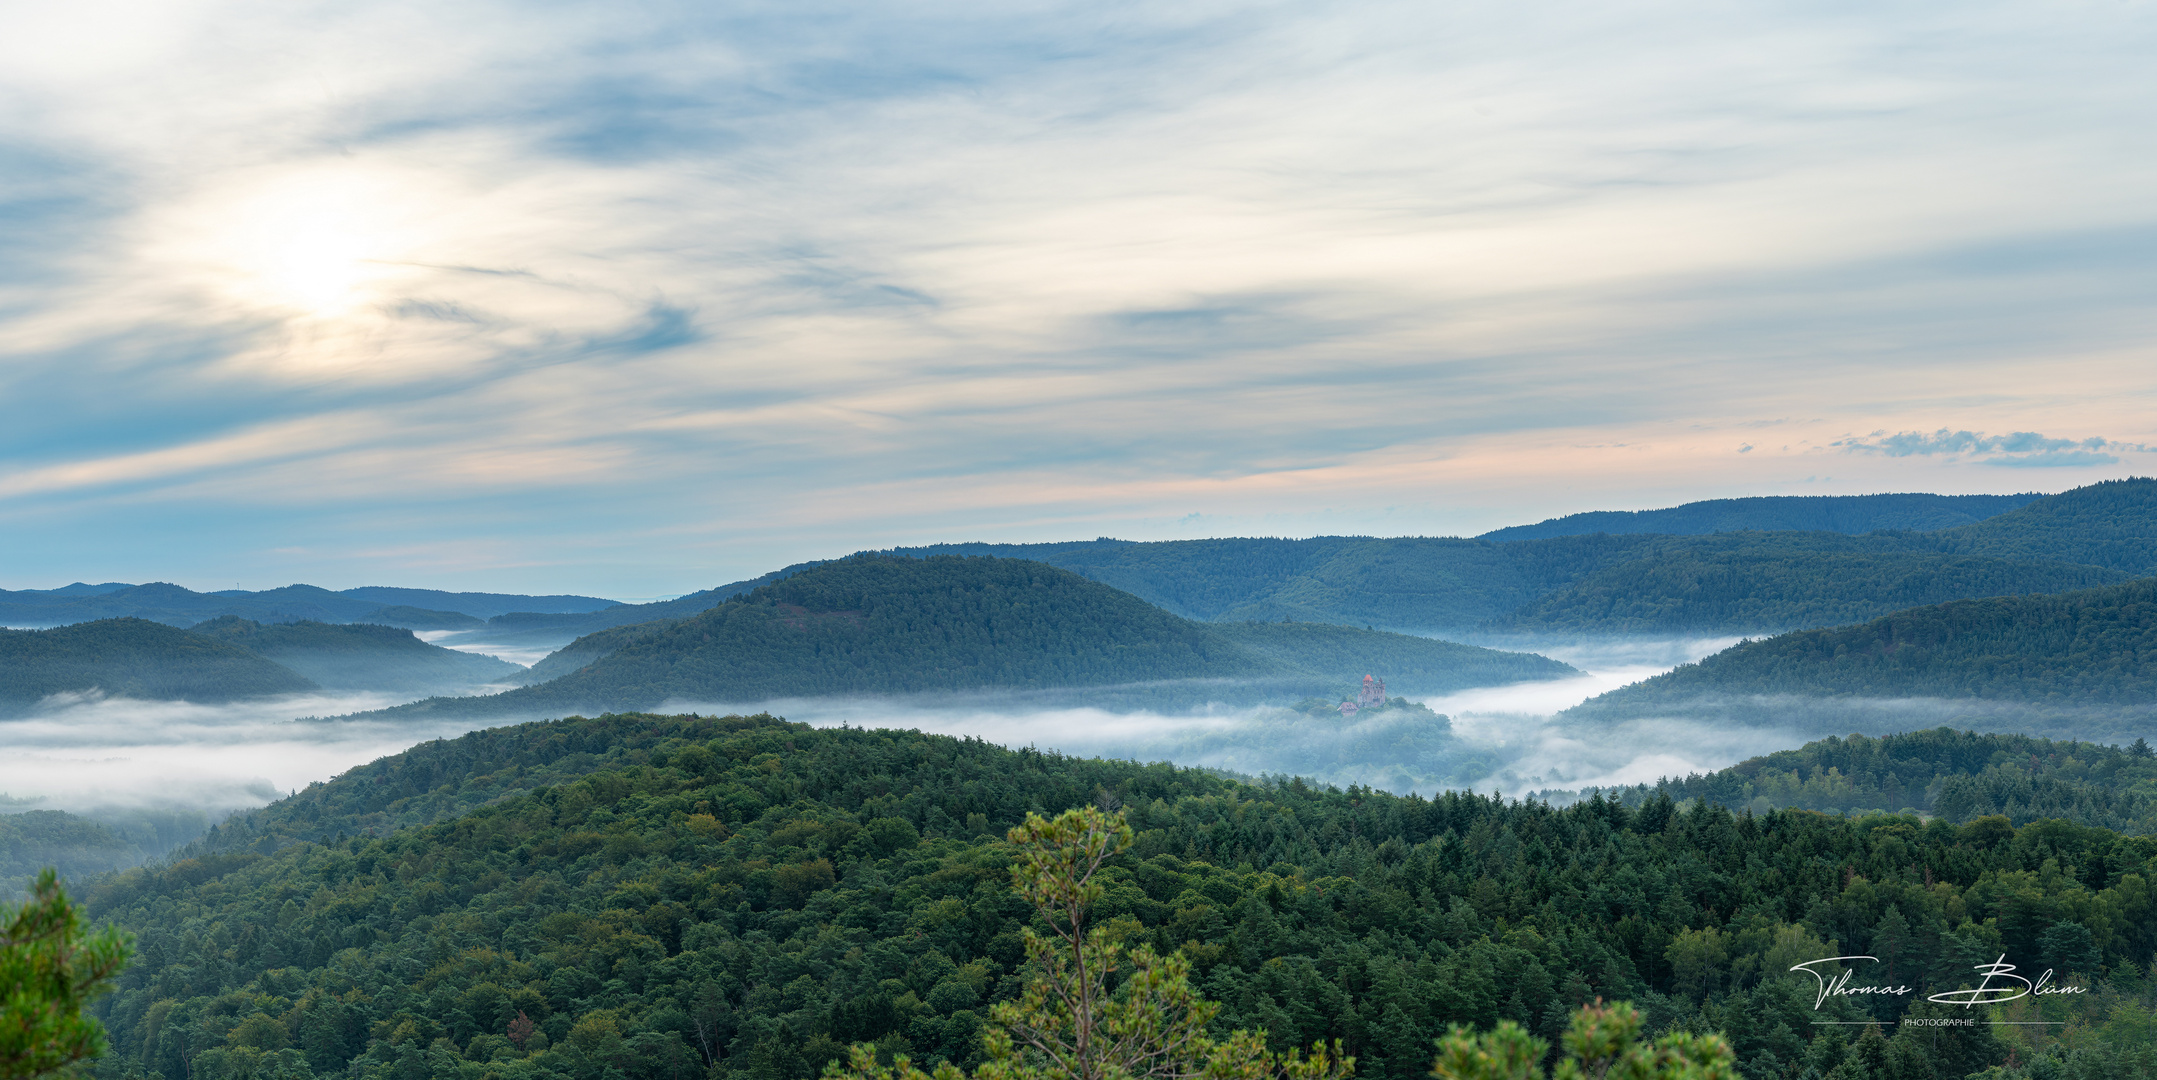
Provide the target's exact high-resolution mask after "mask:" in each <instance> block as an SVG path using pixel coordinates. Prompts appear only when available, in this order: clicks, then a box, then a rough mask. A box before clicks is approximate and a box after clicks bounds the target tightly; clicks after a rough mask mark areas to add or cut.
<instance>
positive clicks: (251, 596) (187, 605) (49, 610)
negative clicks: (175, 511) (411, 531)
mask: <svg viewBox="0 0 2157 1080" xmlns="http://www.w3.org/2000/svg"><path fill="white" fill-rule="evenodd" d="M400 606H401V607H406V608H419V609H423V610H424V611H426V612H428V613H430V614H434V615H440V614H442V613H452V612H453V613H457V614H462V615H467V616H471V617H473V618H475V619H487V618H490V617H493V616H496V615H500V614H503V613H504V612H511V611H568V612H583V611H598V610H600V609H603V608H610V607H619V606H621V605H619V604H616V603H615V602H614V601H612V600H602V599H600V598H598V597H593V596H521V595H510V594H505V593H469V592H464V593H451V592H441V591H438V590H435V589H398V588H388V587H382V586H365V587H361V588H357V589H346V590H344V591H342V592H333V591H331V590H329V589H322V588H317V587H315V586H313V585H287V586H285V587H283V588H279V589H265V590H262V591H260V592H249V591H246V590H241V589H228V590H224V591H221V592H209V593H200V592H196V591H194V590H192V589H186V588H182V587H180V586H178V585H172V584H168V583H165V582H151V583H149V584H147V585H128V584H123V583H119V582H108V583H106V584H103V585H84V584H82V583H80V582H78V583H76V584H74V585H69V586H67V587H65V588H60V589H22V590H16V591H8V590H0V623H7V624H10V625H15V626H65V625H70V624H73V623H79V622H90V621H94V620H98V619H113V618H139V619H149V620H151V621H153V622H161V623H166V624H168V625H172V626H192V625H194V624H195V623H198V622H202V621H204V620H206V619H214V618H218V617H220V616H224V615H237V616H239V617H241V618H244V619H252V620H255V621H257V622H266V623H277V622H296V621H299V620H302V619H311V620H314V621H317V622H331V623H344V622H363V621H366V620H368V619H370V618H374V617H376V616H378V615H379V614H380V613H381V612H382V610H383V609H384V608H394V607H400Z"/></svg>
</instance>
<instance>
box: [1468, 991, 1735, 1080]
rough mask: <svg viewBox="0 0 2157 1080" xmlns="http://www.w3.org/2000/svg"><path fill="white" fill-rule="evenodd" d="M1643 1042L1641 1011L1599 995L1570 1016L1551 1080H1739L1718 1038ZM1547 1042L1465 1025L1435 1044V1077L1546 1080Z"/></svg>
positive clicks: (1674, 1036) (1677, 1036) (1501, 1027)
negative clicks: (1561, 1057)
mask: <svg viewBox="0 0 2157 1080" xmlns="http://www.w3.org/2000/svg"><path fill="white" fill-rule="evenodd" d="M1639 1040H1640V1014H1639V1013H1637V1012H1635V1011H1633V1007H1632V1006H1631V1005H1628V1004H1626V1003H1625V1002H1622V1001H1619V1002H1614V1003H1612V1004H1610V1005H1608V1006H1605V1005H1604V1004H1603V1002H1602V1000H1601V999H1600V998H1598V999H1597V1000H1596V1002H1595V1004H1593V1005H1589V1006H1586V1007H1584V1008H1582V1009H1581V1010H1580V1011H1579V1012H1577V1013H1574V1014H1573V1026H1572V1027H1571V1029H1569V1030H1568V1031H1566V1033H1565V1034H1564V1035H1561V1036H1559V1041H1560V1042H1562V1043H1563V1044H1565V1049H1566V1052H1567V1055H1568V1056H1567V1057H1566V1059H1565V1060H1564V1061H1561V1062H1559V1063H1558V1071H1557V1072H1556V1073H1555V1074H1553V1078H1554V1080H1740V1077H1739V1076H1738V1065H1737V1060H1738V1059H1737V1055H1736V1054H1735V1053H1734V1052H1732V1051H1731V1049H1730V1044H1729V1043H1728V1042H1726V1041H1725V1040H1724V1039H1723V1037H1722V1036H1720V1035H1693V1034H1690V1033H1688V1032H1673V1033H1671V1034H1669V1035H1665V1036H1663V1037H1662V1038H1660V1039H1657V1040H1655V1041H1654V1042H1652V1043H1642V1042H1640V1041H1639ZM1549 1049H1550V1044H1549V1043H1547V1042H1544V1041H1543V1040H1541V1039H1538V1038H1536V1037H1535V1036H1533V1035H1530V1034H1528V1033H1527V1032H1526V1031H1524V1030H1522V1029H1521V1026H1520V1025H1519V1024H1516V1023H1514V1022H1512V1021H1510V1020H1502V1021H1499V1023H1498V1027H1497V1029H1496V1030H1494V1031H1490V1032H1488V1033H1485V1034H1481V1035H1478V1034H1476V1033H1475V1032H1473V1031H1470V1030H1468V1029H1466V1028H1463V1027H1455V1028H1454V1029H1453V1031H1452V1033H1451V1034H1449V1035H1447V1036H1446V1037H1445V1038H1443V1039H1440V1040H1438V1062H1437V1064H1435V1065H1434V1066H1432V1067H1431V1075H1432V1076H1435V1077H1437V1078H1438V1080H1544V1073H1543V1055H1544V1053H1545V1052H1546V1051H1548V1050H1549Z"/></svg>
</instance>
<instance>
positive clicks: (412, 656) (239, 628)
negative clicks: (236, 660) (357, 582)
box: [189, 615, 524, 696]
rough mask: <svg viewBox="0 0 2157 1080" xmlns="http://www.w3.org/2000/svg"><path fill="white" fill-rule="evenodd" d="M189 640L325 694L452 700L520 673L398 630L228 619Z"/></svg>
mask: <svg viewBox="0 0 2157 1080" xmlns="http://www.w3.org/2000/svg"><path fill="white" fill-rule="evenodd" d="M189 632H190V633H194V634H200V635H203V636H206V637H211V638H215V639H217V640H219V641H223V642H227V643H229V644H232V645H237V646H239V647H241V648H243V649H246V650H248V651H249V652H252V653H254V654H256V655H258V656H263V657H267V658H269V659H271V660H274V661H276V662H277V663H279V664H282V665H284V666H285V667H287V668H290V669H292V670H293V671H296V672H298V673H299V674H301V675H303V676H305V677H306V678H307V679H309V680H311V681H312V682H314V683H315V684H316V685H318V686H320V687H322V688H323V689H325V690H352V691H383V692H390V693H407V694H412V695H414V696H426V695H432V694H453V693H460V692H465V691H469V690H472V689H474V688H477V687H480V686H483V685H486V684H490V683H496V684H498V683H504V682H507V681H509V680H511V679H513V678H515V677H517V676H519V675H522V674H523V673H524V668H523V667H522V666H520V665H517V664H512V663H509V662H508V661H506V660H497V659H495V658H494V657H492V656H482V655H479V654H477V653H468V652H458V651H456V650H454V649H444V648H441V647H439V646H435V645H430V644H428V643H426V642H424V641H421V640H419V639H418V638H417V637H414V636H413V634H412V632H411V631H410V630H407V629H403V628H400V627H391V626H380V625H374V624H369V623H343V624H336V625H332V624H328V623H319V622H294V623H269V624H263V623H257V622H252V621H249V620H247V619H242V618H239V617H238V616H234V615H226V616H223V617H221V618H217V619H212V620H210V621H208V622H204V623H201V624H198V625H196V626H194V627H192V628H190V630H189Z"/></svg>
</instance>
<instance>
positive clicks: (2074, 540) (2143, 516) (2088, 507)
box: [1935, 477, 2157, 576]
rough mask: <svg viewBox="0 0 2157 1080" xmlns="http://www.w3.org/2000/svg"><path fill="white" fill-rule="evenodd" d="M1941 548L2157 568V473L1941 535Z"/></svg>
mask: <svg viewBox="0 0 2157 1080" xmlns="http://www.w3.org/2000/svg"><path fill="white" fill-rule="evenodd" d="M1935 541H1936V544H1937V546H1938V548H1939V549H1940V550H1942V551H1952V552H1958V553H1963V554H1970V555H1989V556H1993V557H1995V558H2010V559H2058V560H2062V561H2065V562H2075V563H2087V564H2089V565H2092V566H2103V567H2109V568H2111V569H2114V570H2122V571H2125V572H2127V573H2130V574H2134V575H2137V576H2141V575H2145V574H2157V479H2152V478H2149V477H2133V478H2129V479H2126V480H2107V481H2104V482H2102V483H2097V484H2091V485H2090V486H2088V487H2082V488H2076V489H2074V490H2073V491H2065V492H2061V493H2060V494H2058V495H2051V496H2047V497H2046V498H2043V499H2039V500H2038V501H2036V502H2033V503H2031V504H2029V505H2028V506H2024V507H2022V508H2020V509H2017V510H2014V511H2012V512H2009V513H2005V514H2001V515H2000V516H1998V517H1995V518H1990V519H1987V520H1985V521H1981V522H1977V523H1975V524H1972V525H1964V526H1961V527H1960V528H1955V529H1949V530H1947V531H1945V532H1942V533H1938V534H1936V536H1935Z"/></svg>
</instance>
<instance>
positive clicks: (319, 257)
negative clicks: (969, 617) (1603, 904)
mask: <svg viewBox="0 0 2157 1080" xmlns="http://www.w3.org/2000/svg"><path fill="white" fill-rule="evenodd" d="M1983 12H1984V16H1983V17H1982V18H1976V19H1972V18H1968V17H1966V16H1967V14H1968V13H1967V10H1961V11H1956V12H1946V11H1939V10H1933V9H1927V8H1923V7H1903V8H1895V9H1892V10H1888V11H1881V10H1869V9H1868V10H1863V11H1860V10H1857V9H1836V8H1817V7H1814V8H1804V7H1789V8H1762V9H1744V10H1740V9H1731V10H1728V11H1721V12H1715V13H1707V14H1703V13H1701V12H1698V11H1693V10H1679V9H1676V8H1672V7H1670V6H1668V5H1665V4H1662V3H1659V2H1656V0H1623V2H1620V3H1617V4H1613V5H1606V6H1604V7H1600V8H1597V9H1596V10H1594V11H1591V12H1582V11H1577V10H1570V9H1567V10H1563V11H1561V10H1559V9H1557V8H1554V7H1552V8H1545V7H1542V6H1538V5H1536V4H1530V5H1526V6H1522V5H1517V4H1515V5H1499V4H1476V3H1471V4H1466V5H1450V6H1441V7H1431V6H1428V5H1414V4H1408V3H1405V2H1392V0H1359V2H1355V3H1349V4H1345V5H1327V6H1323V7H1312V6H1309V5H1304V6H1297V5H1287V4H1278V3H1202V4H1197V5H1172V6H1166V7H1163V6H1156V7H1152V8H1143V7H1142V8H1117V9H1113V10H1110V9H1103V8H1101V7H1100V6H1098V5H1085V4H1069V3H1054V2H1052V3H1043V4H1029V5H1021V6H1017V7H1010V8H999V9H997V10H995V11H992V12H987V13H984V11H983V10H982V9H981V8H980V6H979V5H957V4H948V3H932V2H916V3H906V4H898V5H880V6H872V7H862V6H858V5H855V6H847V5H835V4H822V3H815V2H811V3H807V4H798V5H784V6H766V7H755V6H750V7H741V6H735V7H728V8H713V7H711V6H709V5H691V4H682V3H672V2H659V3H654V4H647V5H639V6H638V7H636V8H635V9H634V10H633V11H628V12H623V11H616V10H608V11H601V10H600V9H596V8H578V7H575V6H562V5H552V6H550V5H538V4H528V3H513V2H497V0H482V2H479V3H474V4H466V5H453V6H443V5H424V4H417V3H411V2H407V0H358V2H355V3H347V4H338V5H327V4H319V3H307V2H302V3H296V4H290V5H273V6H260V5H241V4H238V3H234V2H232V0H175V2H171V3H162V4H147V3H130V2H111V3H87V4H82V5H68V6H66V7H64V8H57V7H56V8H53V9H51V10H49V11H41V12H39V13H37V14H36V15H35V16H34V17H28V16H26V19H25V22H24V24H23V25H22V26H21V27H19V28H18V29H19V30H20V31H21V32H19V33H16V34H11V35H9V36H8V39H7V40H6V41H4V42H0V106H4V107H0V146H5V147H8V148H9V149H8V150H6V151H5V153H4V154H0V225H4V226H5V227H4V228H0V528H6V529H7V530H8V532H9V535H10V540H11V545H13V546H12V547H11V552H12V553H14V555H15V557H14V558H13V559H11V562H10V571H9V572H10V573H14V574H19V575H25V576H24V577H23V578H21V579H19V580H17V581H15V582H12V584H29V585H34V584H39V583H43V584H54V583H58V582H60V581H64V580H68V579H70V578H74V577H83V578H89V579H94V580H105V579H109V578H114V577H130V578H143V579H147V578H164V577H177V578H181V579H183V580H193V581H200V582H212V581H214V582H217V583H219V584H221V585H222V584H226V583H229V582H231V581H232V580H233V579H234V578H236V577H249V576H252V575H257V574H263V575H269V576H270V578H271V579H274V580H275V581H276V582H278V583H282V582H283V581H288V580H294V579H306V580H319V581H322V582H323V583H325V584H359V583H362V582H375V581H389V580H399V581H408V582H410V583H413V584H441V585H455V586H457V587H492V588H516V589H534V590H541V591H558V590H561V589H573V590H582V591H591V592H602V593H610V594H611V593H625V594H656V593H661V592H670V591H671V592H681V591H686V590H688V589H691V588H696V587H701V586H705V585H709V584H713V583H716V582H718V581H723V580H730V579H734V578H739V577H744V576H748V575H751V574H754V573H758V572H761V571H763V570H765V569H769V568H770V567H771V566H773V565H780V564H784V563H788V562H793V561H796V560H798V559H800V558H804V557H810V556H821V555H832V554H839V553H843V552H845V551H850V550H854V549H857V548H862V547H872V546H885V545H888V544H893V543H909V542H924V541H940V540H950V539H954V538H958V537H960V536H962V535H963V536H967V537H974V538H986V539H1011V540H1028V539H1050V538H1059V537H1067V536H1074V535H1083V536H1092V535H1098V534H1101V533H1117V534H1122V535H1130V536H1138V537H1145V536H1149V535H1164V536H1165V535H1188V534H1189V533H1190V532H1191V531H1192V529H1193V528H1194V526H1193V525H1192V524H1191V523H1190V522H1185V523H1183V524H1180V525H1179V524H1177V523H1178V522H1179V521H1180V520H1181V519H1184V518H1185V517H1186V516H1187V515H1190V514H1192V513H1199V514H1200V515H1201V516H1200V517H1199V518H1198V519H1196V521H1197V522H1198V523H1199V525H1198V526H1197V527H1202V528H1204V529H1208V530H1215V531H1219V532H1251V531H1263V532H1303V533H1309V532H1422V533H1474V532H1480V531H1482V530H1483V529H1486V528H1489V527H1493V526H1496V525H1503V524H1511V523H1515V522H1517V521H1521V520H1539V519H1541V518H1544V517H1549V516H1552V515H1553V514H1556V513H1561V512H1566V511H1570V510H1576V509H1592V508H1610V507H1615V506H1641V505H1656V504H1658V503H1662V504H1667V503H1668V502H1674V501H1682V500H1683V499H1685V498H1689V497H1701V496H1704V495H1711V494H1712V495H1729V494H1751V493H1773V492H1778V491H1819V490H1821V488H1820V487H1819V486H1818V485H1815V486H1812V487H1807V486H1805V483H1806V481H1805V477H1806V476H1809V475H1817V474H1818V473H1819V472H1820V471H1821V470H1820V469H1819V468H1818V466H1817V463H1813V464H1810V465H1806V464H1803V463H1793V462H1792V460H1791V458H1792V457H1793V456H1795V455H1799V454H1801V453H1802V452H1803V451H1802V450H1792V451H1790V452H1788V453H1785V452H1782V451H1778V450H1775V449H1773V448H1771V447H1769V446H1767V445H1764V444H1762V445H1758V446H1755V448H1754V449H1753V450H1751V451H1749V452H1743V453H1740V454H1732V453H1730V452H1729V448H1730V447H1731V446H1732V445H1753V444H1752V443H1750V442H1746V441H1744V440H1743V438H1741V436H1743V435H1749V434H1750V429H1746V428H1745V425H1747V424H1749V423H1752V422H1754V421H1756V420H1758V419H1759V418H1760V417H1763V416H1777V417H1781V416H1798V417H1807V418H1813V419H1807V420H1801V421H1796V422H1793V424H1791V425H1789V426H1788V427H1787V428H1785V429H1779V430H1778V437H1777V445H1782V444H1784V443H1785V442H1787V443H1788V444H1790V445H1792V446H1803V445H1806V444H1807V443H1806V441H1807V440H1810V443H1809V445H1810V446H1812V447H1813V448H1815V449H1817V448H1818V447H1821V446H1825V445H1827V444H1828V443H1829V442H1831V441H1832V440H1833V439H1834V438H1835V433H1837V432H1844V431H1867V430H1873V429H1875V428H1877V429H1880V430H1882V431H1898V432H1899V431H1905V430H1915V429H1919V428H1920V427H1921V426H1922V425H1923V424H1924V423H1925V422H1926V418H1928V417H1934V416H1940V415H1952V416H1956V417H1958V418H1962V422H1963V423H1965V424H1968V425H1970V426H1972V427H1973V428H1980V427H1981V428H1986V429H1989V430H1996V431H2006V430H2031V429H2034V430H2039V431H2043V430H2061V429H2063V428H2066V427H2069V426H2082V427H2084V429H2087V430H2104V431H2109V432H2113V433H2115V434H2117V435H2118V436H2119V437H2120V438H2121V439H2143V440H2151V439H2157V431H2151V430H2147V428H2148V423H2149V422H2148V420H2147V417H2148V416H2149V415H2151V412H2150V409H2149V405H2150V403H2151V397H2152V396H2153V394H2157V381H2153V379H2152V378H2151V376H2150V375H2149V374H2148V373H2149V371H2150V370H2151V369H2150V366H2149V365H2148V363H2147V357H2146V355H2145V354H2144V353H2143V352H2142V347H2143V344H2144V343H2146V342H2147V340H2148V339H2149V336H2150V334H2151V332H2152V331H2153V330H2157V326H2153V319H2152V317H2151V315H2150V311H2149V308H2148V305H2147V303H2146V292H2147V290H2146V287H2145V283H2146V281H2147V280H2148V278H2149V275H2150V274H2151V273H2153V272H2157V245H2153V244H2151V243H2149V240H2150V238H2151V237H2152V236H2153V235H2157V223H2153V222H2152V221H2151V220H2150V217H2149V214H2148V210H2147V198H2146V192H2147V191H2148V190H2149V187H2150V185H2151V183H2152V182H2153V181H2157V151H2152V150H2151V149H2150V148H2149V147H2148V145H2147V143H2146V140H2139V139H2136V138H2133V137H2131V136H2132V135H2133V134H2134V133H2138V132H2140V131H2143V130H2147V129H2148V128H2149V127H2150V126H2151V124H2152V123H2153V122H2157V117H2153V116H2151V115H2150V114H2151V112H2152V111H2157V105H2152V102H2157V86H2153V85H2152V83H2153V76H2152V75H2151V74H2150V73H2149V72H2148V70H2147V68H2148V65H2147V64H2146V63H2145V62H2144V60H2145V58H2146V56H2147V55H2148V53H2149V51H2150V48H2151V46H2153V45H2157V40H2153V38H2152V34H2153V33H2157V31H2153V30H2152V28H2151V27H2150V26H2148V25H2146V24H2145V23H2144V22H2143V21H2138V19H2137V17H2135V16H2134V15H2133V13H2132V12H2115V11H2111V10H2110V9H2106V10H2102V11H2099V10H2092V11H2090V12H2087V13H2084V14H2085V16H2086V17H2083V18H2078V19H2075V20H2061V19H2058V18H2057V17H2055V16H2053V15H2052V14H2050V13H2047V12H2044V11H2041V10H2038V9H2035V8H2030V7H2026V6H2022V5H2016V4H1988V5H1983ZM1942 42H1947V43H1948V44H1947V45H1942V44H1941V43H1942ZM1911 55H1922V56H1924V57H1925V58H1926V59H1925V61H1924V62H1923V63H1916V64H1913V63H1909V62H1907V58H1908V57H1909V56H1911ZM2063 116H2064V117H2072V118H2073V120H2072V121H2071V122H2062V120H2061V119H2060V118H2061V117H2063ZM2002 145H2013V146H2016V147H2018V148H2019V149H2018V152H2017V153H2016V154H2015V155H2013V156H2012V159H2011V160H2004V161H2003V160H2001V158H2000V155H1999V152H1998V147H2000V146H2002ZM1741 429H1743V430H1741ZM1785 435H1787V438H1785ZM2127 445H2128V444H2127V443H2124V442H2123V443H2117V444H2114V443H2107V444H2106V445H2105V446H2102V447H2095V448H2092V447H2088V446H2084V445H2082V444H2081V443H2076V444H2074V445H2073V446H2067V447H2054V448H2051V449H2044V448H2034V449H2020V450H2007V449H1993V450H1989V451H1985V452H1984V453H1981V454H1979V453H1977V452H1975V451H1966V452H1963V453H1961V454H1960V455H1957V454H1950V453H1942V452H1934V453H1909V454H1900V455H1897V454H1890V453H1888V452H1886V451H1885V450H1880V451H1879V452H1875V453H1869V454H1860V455H1857V456H1856V457H1854V458H1852V459H1851V460H1852V461H1853V462H1854V464H1852V465H1851V466H1850V467H1849V468H1848V469H1847V470H1845V469H1843V468H1841V467H1838V468H1837V469H1836V470H1834V472H1835V475H1836V476H1837V478H1838V479H1837V481H1836V483H1837V484H1838V485H1842V486H1844V487H1846V488H1847V489H1850V490H1868V489H1876V488H1878V487H1879V486H1881V485H1893V486H1894V488H1895V489H1911V488H1922V487H1951V486H1953V485H1957V484H1960V485H1965V486H1968V485H1973V484H1979V485H1981V484H1982V483H1984V481H1983V480H1982V479H1981V478H1980V479H1971V477H1972V474H1977V473H1979V472H1980V471H1978V470H1963V471H1960V472H1956V471H1954V470H1952V469H1949V468H1948V467H1947V466H1948V465H1950V464H1951V463H1952V462H1954V461H1959V460H1969V459H1972V458H1973V455H1974V457H1975V459H1978V460H1984V461H1987V462H1991V463H1995V464H1999V465H2002V466H2015V467H2039V466H2043V465H2047V464H2051V465H2064V464H2077V465H2082V466H2085V467H2103V466H2108V465H2117V464H2118V462H2117V461H2107V460H2103V459H2104V458H2106V457H2108V456H2109V457H2111V458H2115V459H2116V458H2118V457H2120V455H2121V453H2123V452H2125V451H2124V450H2123V447H2126V446H2127ZM2077 455H2082V456H2079V457H2078V456H2077ZM1846 474H1847V475H1846ZM1993 475H1994V476H1995V478H1996V479H1995V480H1994V481H1993V482H1994V483H2003V481H2004V479H2005V478H2004V477H2002V476H2001V475H2000V474H1993ZM2003 486H2004V485H2003ZM1583 491H1592V492H1593V493H1594V498H1595V499H1596V500H1598V503H1599V505H1596V506H1583V505H1577V500H1579V499H1581V498H1584V497H1586V496H1584V495H1582V494H1580V493H1581V492H1583ZM149 537H155V538H156V542H155V543H154V545H153V544H151V543H149V542H148V541H147V540H146V539H145V538H149ZM391 551H396V552H407V553H412V554H409V555H402V556H387V555H381V554H375V553H381V552H391ZM430 551H432V552H435V553H437V554H435V555H430V554H427V553H428V552H430ZM279 552H283V553H284V554H278V553H279ZM443 552H449V553H458V555H457V557H456V558H449V557H443V556H441V555H439V553H443ZM474 552H492V553H494V554H493V556H491V558H493V559H496V560H498V561H489V559H488V558H480V557H477V556H473V557H470V558H467V557H466V555H467V554H468V553H474ZM451 567H454V568H455V569H450V568H451ZM452 574H454V575H456V576H455V577H452V576H451V575H452ZM472 575H481V577H474V576H472ZM257 583H258V584H260V583H263V582H257Z"/></svg>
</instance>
